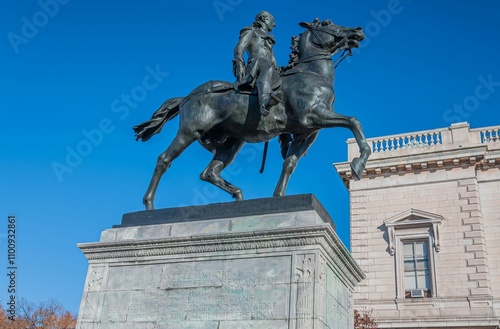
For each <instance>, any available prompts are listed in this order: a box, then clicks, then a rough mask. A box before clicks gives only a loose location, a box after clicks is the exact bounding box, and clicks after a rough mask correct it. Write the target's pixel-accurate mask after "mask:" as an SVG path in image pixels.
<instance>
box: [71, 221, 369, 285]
mask: <svg viewBox="0 0 500 329" xmlns="http://www.w3.org/2000/svg"><path fill="white" fill-rule="evenodd" d="M318 245H319V246H321V247H322V248H323V250H324V251H325V252H326V253H327V254H328V255H330V257H331V259H332V260H333V262H334V263H335V264H336V265H337V266H338V267H339V268H341V269H342V271H343V272H344V273H345V274H346V276H347V278H348V279H349V281H350V282H351V283H352V284H353V285H357V284H358V283H359V282H360V281H361V280H363V279H364V278H365V274H364V273H363V272H362V270H361V269H360V267H359V266H358V265H357V264H356V262H355V261H354V259H353V258H352V257H351V256H350V254H349V252H348V251H347V250H346V249H345V247H344V246H343V244H342V242H341V241H340V239H339V238H338V237H337V235H336V234H335V233H334V232H333V230H332V228H331V226H330V225H328V224H323V225H317V226H314V227H307V226H306V227H294V228H283V229H272V230H261V231H253V232H230V233H223V234H213V235H208V234H207V235H196V236H189V237H174V238H164V239H154V240H130V241H119V242H96V243H83V244H79V245H78V247H79V248H80V249H81V250H82V251H83V253H84V254H85V256H86V257H87V259H88V260H118V259H123V258H135V260H136V261H137V260H139V259H141V258H146V257H155V256H170V255H186V254H202V255H203V256H209V255H210V253H216V252H232V251H249V250H259V251H264V250H265V249H272V248H287V247H302V246H318ZM335 256H336V257H335Z"/></svg>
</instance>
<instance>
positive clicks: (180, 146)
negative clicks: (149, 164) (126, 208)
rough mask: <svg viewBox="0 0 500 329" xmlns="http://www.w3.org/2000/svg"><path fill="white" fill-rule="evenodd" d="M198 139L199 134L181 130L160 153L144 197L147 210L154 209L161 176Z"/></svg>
mask: <svg viewBox="0 0 500 329" xmlns="http://www.w3.org/2000/svg"><path fill="white" fill-rule="evenodd" d="M196 139H197V136H196V135H195V134H193V133H191V132H182V131H181V130H179V131H178V132H177V136H175V138H174V140H173V141H172V143H171V144H170V146H169V147H168V148H167V150H166V151H165V152H163V153H162V154H160V156H159V157H158V160H157V162H156V167H155V171H154V173H153V177H152V178H151V182H150V183H149V187H148V189H147V191H146V194H145V195H144V198H143V202H144V205H145V206H146V209H147V210H152V209H154V198H155V194H156V189H157V188H158V184H159V183H160V179H161V176H163V174H164V173H165V172H166V171H167V169H168V168H169V167H170V165H171V164H172V161H174V160H175V158H177V157H178V156H179V155H180V154H181V153H182V152H183V151H184V150H185V149H186V148H187V147H188V146H189V145H191V144H192V143H193V142H194V141H195V140H196Z"/></svg>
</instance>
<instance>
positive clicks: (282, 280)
mask: <svg viewBox="0 0 500 329" xmlns="http://www.w3.org/2000/svg"><path fill="white" fill-rule="evenodd" d="M289 280H290V257H267V258H247V259H237V260H218V261H205V262H183V263H176V264H166V265H164V266H163V268H162V277H161V283H160V286H159V287H158V288H157V289H147V290H138V291H135V292H133V293H132V294H131V298H130V304H129V305H128V306H129V307H128V308H129V312H128V317H127V321H132V322H134V321H159V322H163V321H179V322H183V321H193V322H196V321H235V320H252V321H254V320H266V321H269V320H277V319H285V318H286V317H287V315H288V310H289V291H290V286H289ZM117 286H118V285H117ZM261 328H262V327H261ZM261 328H259V329H261Z"/></svg>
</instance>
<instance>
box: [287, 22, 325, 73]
mask: <svg viewBox="0 0 500 329" xmlns="http://www.w3.org/2000/svg"><path fill="white" fill-rule="evenodd" d="M331 24H333V23H332V21H330V20H329V19H326V20H324V21H320V20H319V18H315V19H314V21H313V22H311V23H300V24H299V25H300V26H302V27H304V28H306V29H308V30H310V29H312V28H317V27H319V26H326V25H331ZM301 37H302V33H301V34H299V35H298V36H292V45H291V46H290V49H291V50H292V52H291V53H290V55H289V57H290V59H289V60H288V65H287V66H284V67H282V68H281V72H286V71H288V70H291V69H292V68H293V67H294V66H295V65H297V63H298V62H299V56H300V50H299V42H300V38H301Z"/></svg>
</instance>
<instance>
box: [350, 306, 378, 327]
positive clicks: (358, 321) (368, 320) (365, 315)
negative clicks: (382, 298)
mask: <svg viewBox="0 0 500 329" xmlns="http://www.w3.org/2000/svg"><path fill="white" fill-rule="evenodd" d="M372 313H373V310H369V311H367V310H363V311H362V312H359V311H358V310H354V329H377V328H378V324H377V322H376V321H375V320H374V319H373V317H372Z"/></svg>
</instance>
